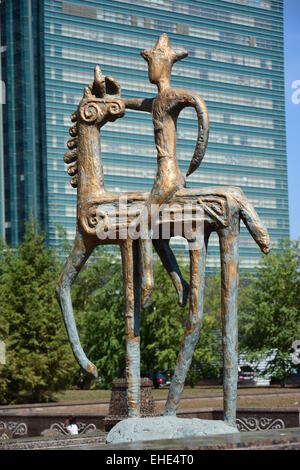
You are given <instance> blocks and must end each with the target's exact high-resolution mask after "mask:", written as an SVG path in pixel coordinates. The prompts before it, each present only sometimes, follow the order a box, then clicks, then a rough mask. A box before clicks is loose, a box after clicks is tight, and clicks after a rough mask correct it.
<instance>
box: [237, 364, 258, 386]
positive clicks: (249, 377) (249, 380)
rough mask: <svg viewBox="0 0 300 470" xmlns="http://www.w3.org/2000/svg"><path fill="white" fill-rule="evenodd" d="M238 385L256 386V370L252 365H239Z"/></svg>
mask: <svg viewBox="0 0 300 470" xmlns="http://www.w3.org/2000/svg"><path fill="white" fill-rule="evenodd" d="M238 385H239V386H244V387H254V386H255V385H256V380H255V376H254V370H253V369H252V367H251V366H239V368H238Z"/></svg>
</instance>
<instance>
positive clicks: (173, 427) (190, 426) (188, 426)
mask: <svg viewBox="0 0 300 470" xmlns="http://www.w3.org/2000/svg"><path fill="white" fill-rule="evenodd" d="M237 433H238V430H237V428H236V427H235V426H230V425H229V424H226V423H224V421H216V420H207V419H195V418H194V419H184V418H177V417H176V416H158V417H155V418H127V419H124V420H123V421H121V422H119V423H118V424H117V425H116V426H115V427H114V428H113V429H111V431H110V432H109V434H108V435H107V438H106V442H107V444H118V443H124V442H138V441H155V440H159V441H161V440H163V439H180V438H187V439H190V438H193V437H203V436H216V435H220V434H222V435H224V434H237Z"/></svg>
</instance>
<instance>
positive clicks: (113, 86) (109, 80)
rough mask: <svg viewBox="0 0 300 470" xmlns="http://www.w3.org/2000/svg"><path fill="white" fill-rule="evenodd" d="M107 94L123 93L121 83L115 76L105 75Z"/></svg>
mask: <svg viewBox="0 0 300 470" xmlns="http://www.w3.org/2000/svg"><path fill="white" fill-rule="evenodd" d="M105 86H106V94H107V95H118V96H120V93H121V85H120V84H119V83H118V82H117V80H115V79H114V78H113V77H109V76H108V77H105Z"/></svg>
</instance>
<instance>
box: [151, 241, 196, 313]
mask: <svg viewBox="0 0 300 470" xmlns="http://www.w3.org/2000/svg"><path fill="white" fill-rule="evenodd" d="M152 243H153V246H154V248H155V250H156V252H157V254H158V256H159V257H160V260H161V262H162V264H163V266H164V268H165V269H166V270H167V272H168V274H169V276H170V278H171V280H172V282H173V285H174V287H175V289H176V292H177V294H178V303H179V305H180V306H181V307H185V305H186V303H187V299H188V293H189V284H188V283H187V282H186V281H185V279H184V278H183V276H182V274H181V271H180V269H179V266H178V263H177V260H176V258H175V255H174V253H173V251H172V250H171V248H170V240H154V239H153V240H152Z"/></svg>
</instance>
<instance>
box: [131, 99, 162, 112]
mask: <svg viewBox="0 0 300 470" xmlns="http://www.w3.org/2000/svg"><path fill="white" fill-rule="evenodd" d="M153 100H154V98H123V103H124V104H125V107H126V108H127V109H134V110H135V111H144V112H146V113H152V103H153Z"/></svg>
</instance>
